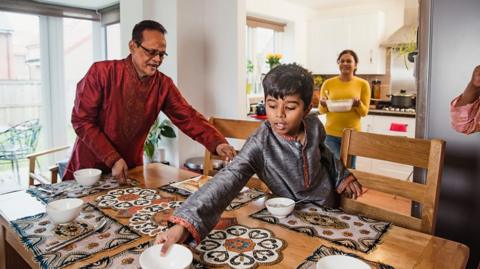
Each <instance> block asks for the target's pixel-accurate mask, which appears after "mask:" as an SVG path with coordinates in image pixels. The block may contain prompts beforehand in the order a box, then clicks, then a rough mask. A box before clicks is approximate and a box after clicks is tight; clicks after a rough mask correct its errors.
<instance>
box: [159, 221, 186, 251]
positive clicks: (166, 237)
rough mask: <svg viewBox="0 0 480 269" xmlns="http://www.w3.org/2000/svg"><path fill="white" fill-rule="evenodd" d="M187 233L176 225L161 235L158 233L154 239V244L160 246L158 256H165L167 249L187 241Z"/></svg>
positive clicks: (180, 226)
mask: <svg viewBox="0 0 480 269" xmlns="http://www.w3.org/2000/svg"><path fill="white" fill-rule="evenodd" d="M188 235H189V233H188V231H187V229H185V227H183V226H182V225H179V224H176V225H175V226H173V227H171V228H170V229H168V230H166V231H165V232H163V233H159V234H158V235H157V237H156V238H155V244H162V243H163V246H162V250H161V251H160V255H162V256H163V255H165V254H167V252H168V249H170V247H171V246H172V245H173V244H175V243H178V242H180V243H182V242H183V241H185V240H187V238H188Z"/></svg>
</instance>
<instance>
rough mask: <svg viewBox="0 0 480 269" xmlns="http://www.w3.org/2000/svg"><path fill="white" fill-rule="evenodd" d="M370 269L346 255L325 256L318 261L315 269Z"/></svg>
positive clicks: (358, 260)
mask: <svg viewBox="0 0 480 269" xmlns="http://www.w3.org/2000/svg"><path fill="white" fill-rule="evenodd" d="M345 268H348V269H371V268H370V266H369V265H368V264H366V263H365V262H364V261H362V260H360V259H357V258H354V257H350V256H347V255H331V256H325V257H323V258H320V260H318V262H317V265H316V269H345Z"/></svg>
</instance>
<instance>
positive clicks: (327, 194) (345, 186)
mask: <svg viewBox="0 0 480 269" xmlns="http://www.w3.org/2000/svg"><path fill="white" fill-rule="evenodd" d="M263 86H264V90H265V101H266V102H265V103H266V110H267V118H268V120H267V121H265V122H264V123H263V124H262V125H261V126H260V127H259V128H258V129H257V130H256V131H255V133H254V134H253V135H252V136H251V137H250V138H249V139H248V140H247V141H246V142H245V145H244V146H243V148H242V150H241V151H240V153H239V154H238V155H237V156H236V157H235V158H234V159H233V161H232V162H231V163H230V164H229V165H228V166H227V167H226V168H224V169H222V170H221V171H220V172H219V173H218V174H216V175H215V177H214V178H212V179H211V180H210V181H209V182H207V183H206V184H205V185H204V186H203V187H202V188H201V189H200V190H198V191H197V192H195V193H194V194H193V195H191V196H190V197H189V198H188V199H187V200H186V201H185V203H183V205H182V206H181V207H180V208H178V209H177V210H176V211H175V212H174V214H173V215H172V216H171V218H170V220H169V221H170V222H172V223H175V224H177V225H175V226H173V227H172V228H170V229H169V230H168V231H166V232H164V233H161V234H159V235H158V236H157V239H156V242H157V243H165V244H164V247H163V248H162V252H165V251H166V250H167V249H168V247H169V246H170V245H171V244H172V243H175V242H181V241H184V240H185V239H186V238H187V237H188V236H189V235H191V236H192V237H193V238H194V239H195V241H197V243H198V242H200V241H201V239H202V238H204V237H205V236H206V235H207V234H208V233H209V232H210V230H211V229H212V228H213V227H214V226H215V224H216V223H217V221H218V219H219V218H220V215H221V214H222V213H223V211H224V210H225V208H226V207H227V206H228V205H229V204H230V202H231V201H232V200H233V199H234V198H235V197H236V196H237V194H238V193H239V192H240V190H241V189H242V188H243V187H244V186H245V184H246V183H247V181H248V180H249V179H250V177H251V176H252V175H253V174H257V176H258V177H259V178H260V179H261V180H262V181H263V182H265V184H266V185H267V186H268V188H269V189H270V191H271V192H272V193H273V194H274V195H276V196H282V197H288V198H291V199H294V200H299V199H303V198H308V200H310V201H316V202H317V203H319V204H322V205H325V206H329V207H335V206H337V204H338V200H339V199H338V198H339V194H340V193H342V192H343V191H346V192H348V193H349V194H351V195H353V196H354V197H357V196H359V195H361V192H362V190H361V185H360V184H359V183H358V182H357V181H356V179H355V177H354V176H353V175H352V174H351V173H350V172H349V171H348V170H347V169H346V168H345V167H344V166H343V164H342V163H341V162H340V161H339V160H336V159H335V158H334V155H333V154H332V153H331V152H330V151H329V150H328V148H327V147H326V146H325V144H324V140H325V136H326V134H325V129H324V128H323V125H322V123H321V122H320V120H319V119H318V117H316V116H315V115H308V112H309V111H310V109H311V105H310V102H311V98H312V92H313V91H312V90H313V78H312V76H311V74H310V73H309V72H308V71H307V70H305V69H304V68H302V67H300V66H298V65H295V64H289V65H280V66H278V67H276V68H274V69H273V70H272V71H270V72H269V73H268V74H267V75H266V77H265V79H264V81H263ZM305 104H307V105H305Z"/></svg>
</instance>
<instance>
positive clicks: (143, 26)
mask: <svg viewBox="0 0 480 269" xmlns="http://www.w3.org/2000/svg"><path fill="white" fill-rule="evenodd" d="M145 30H157V31H159V32H161V33H162V34H166V33H167V30H166V29H165V27H163V25H161V24H160V23H158V22H156V21H152V20H144V21H141V22H139V23H137V24H135V27H133V31H132V40H134V41H135V42H136V43H137V44H141V43H142V42H143V31H145Z"/></svg>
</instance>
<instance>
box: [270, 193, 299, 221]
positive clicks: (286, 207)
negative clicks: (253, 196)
mask: <svg viewBox="0 0 480 269" xmlns="http://www.w3.org/2000/svg"><path fill="white" fill-rule="evenodd" d="M265 206H266V207H267V210H268V212H270V214H272V215H273V216H275V217H277V218H286V217H287V216H288V215H289V214H290V213H292V211H293V209H294V208H295V201H294V200H292V199H290V198H284V197H276V198H272V199H268V200H267V201H265Z"/></svg>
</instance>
